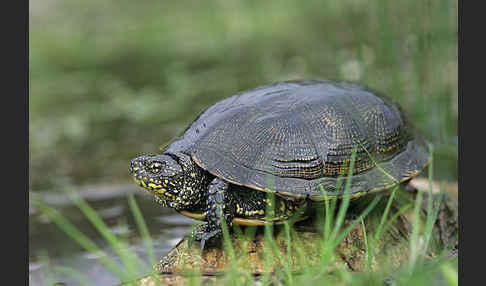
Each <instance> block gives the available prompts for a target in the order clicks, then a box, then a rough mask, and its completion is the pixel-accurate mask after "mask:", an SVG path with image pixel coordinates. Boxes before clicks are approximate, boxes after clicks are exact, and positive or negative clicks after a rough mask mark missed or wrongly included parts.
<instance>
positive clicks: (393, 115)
mask: <svg viewBox="0 0 486 286" xmlns="http://www.w3.org/2000/svg"><path fill="white" fill-rule="evenodd" d="M407 118H408V117H406V116H405V114H404V112H403V110H402V108H401V107H400V106H399V105H398V103H397V102H395V101H394V100H392V99H391V98H390V97H388V96H385V95H383V94H380V93H378V92H376V91H374V90H371V89H369V88H367V87H365V86H363V85H360V84H357V83H351V82H345V81H330V80H322V79H320V80H300V81H284V82H277V83H274V84H270V85H265V86H261V87H258V88H255V89H252V90H249V91H244V92H240V93H238V94H236V95H233V96H231V97H228V98H226V99H223V100H221V101H218V102H216V103H215V104H213V105H212V106H210V107H208V108H207V109H205V110H204V111H203V112H202V113H200V115H199V116H198V117H197V118H196V119H195V120H194V121H193V122H192V123H191V124H190V125H189V126H188V127H187V128H186V129H185V130H184V131H183V132H182V134H181V135H179V136H178V137H177V138H176V139H174V140H173V141H171V143H169V144H168V145H166V146H165V147H162V148H161V152H159V153H155V154H147V155H141V156H138V157H136V158H134V159H133V160H131V162H130V173H131V177H132V178H133V180H134V181H135V182H136V184H138V185H139V186H141V187H143V188H145V189H147V190H148V191H150V192H151V193H152V194H153V195H154V198H155V201H156V202H157V203H159V204H160V205H162V206H165V207H169V208H173V209H175V210H176V211H178V212H179V213H181V214H182V215H185V216H188V217H191V218H194V219H198V220H202V221H203V223H201V224H199V225H198V227H197V228H196V230H195V231H194V232H193V237H194V238H195V239H196V240H197V241H201V242H205V241H208V240H210V239H211V240H212V239H213V238H215V239H216V238H221V237H222V228H223V224H226V226H228V227H230V228H229V229H231V226H232V225H233V224H238V225H265V224H269V223H270V224H278V223H283V222H285V221H286V220H289V219H290V218H291V217H292V216H294V215H295V214H297V213H300V214H302V213H304V212H303V211H302V210H306V209H308V208H310V207H312V206H314V205H315V204H316V203H317V204H318V203H320V202H322V201H324V200H326V199H331V198H336V199H342V198H343V197H344V196H349V197H350V198H351V199H355V198H358V197H360V196H363V195H367V194H370V193H377V192H380V191H386V190H390V189H391V188H393V187H394V186H397V185H398V184H402V183H405V182H408V181H409V180H410V179H411V178H413V177H415V176H417V175H418V174H419V173H420V172H421V171H422V170H423V169H424V168H425V167H426V165H427V164H428V162H429V155H428V142H427V141H426V140H425V139H424V138H423V136H419V135H417V132H416V131H414V130H415V128H414V127H413V126H412V124H411V123H410V121H409V120H408V119H407ZM352 155H354V157H353V156H352ZM353 158H354V159H353ZM352 159H353V163H354V168H353V169H351V170H350V166H351V160H352ZM349 172H352V173H351V174H349ZM348 175H349V176H348ZM342 176H345V177H343V179H341V180H344V181H346V180H347V178H349V180H351V182H350V183H349V184H348V185H349V186H348V188H345V185H346V184H345V183H342V184H337V182H338V180H339V178H340V177H342ZM268 194H272V196H273V197H270V196H269V195H268ZM269 206H271V207H272V208H271V209H272V210H273V212H272V215H269V213H270V212H269V211H268V210H269V209H270V208H269ZM221 218H222V219H221ZM305 218H306V217H305V216H304V215H302V216H301V219H305Z"/></svg>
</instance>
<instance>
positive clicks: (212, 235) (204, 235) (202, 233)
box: [191, 223, 222, 251]
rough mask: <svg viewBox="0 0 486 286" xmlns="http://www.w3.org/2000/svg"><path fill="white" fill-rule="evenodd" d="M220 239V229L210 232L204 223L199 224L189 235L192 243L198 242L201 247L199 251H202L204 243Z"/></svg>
mask: <svg viewBox="0 0 486 286" xmlns="http://www.w3.org/2000/svg"><path fill="white" fill-rule="evenodd" d="M221 237H222V231H221V229H213V230H210V228H209V227H208V225H207V224H206V223H203V224H200V225H198V226H197V228H196V229H195V230H194V231H193V232H192V234H191V240H192V241H194V240H195V241H199V242H200V245H201V251H203V250H204V247H205V246H206V243H209V242H213V241H217V240H218V239H220V238H221Z"/></svg>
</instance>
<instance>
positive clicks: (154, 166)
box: [149, 162, 162, 174]
mask: <svg viewBox="0 0 486 286" xmlns="http://www.w3.org/2000/svg"><path fill="white" fill-rule="evenodd" d="M149 169H150V172H152V173H154V174H157V173H159V172H160V171H161V170H162V163H160V162H153V163H151V164H150V165H149Z"/></svg>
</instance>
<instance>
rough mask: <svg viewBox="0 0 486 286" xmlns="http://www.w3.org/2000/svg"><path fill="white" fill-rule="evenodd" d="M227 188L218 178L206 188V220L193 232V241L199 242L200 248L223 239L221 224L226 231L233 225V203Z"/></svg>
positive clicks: (225, 183) (227, 185) (226, 184)
mask: <svg viewBox="0 0 486 286" xmlns="http://www.w3.org/2000/svg"><path fill="white" fill-rule="evenodd" d="M228 188H229V184H228V183H227V182H225V181H223V180H221V179H220V178H215V179H214V180H213V181H211V183H210V184H209V186H208V197H207V203H206V205H207V214H206V219H205V222H204V223H202V224H200V225H199V226H198V227H197V228H196V230H195V231H194V232H193V237H194V239H195V240H197V241H201V247H202V248H204V245H205V244H206V242H207V241H216V240H220V239H221V238H222V237H223V226H222V224H221V223H225V224H226V226H227V229H228V230H229V229H230V228H231V227H232V225H233V217H234V203H233V196H232V194H231V192H228Z"/></svg>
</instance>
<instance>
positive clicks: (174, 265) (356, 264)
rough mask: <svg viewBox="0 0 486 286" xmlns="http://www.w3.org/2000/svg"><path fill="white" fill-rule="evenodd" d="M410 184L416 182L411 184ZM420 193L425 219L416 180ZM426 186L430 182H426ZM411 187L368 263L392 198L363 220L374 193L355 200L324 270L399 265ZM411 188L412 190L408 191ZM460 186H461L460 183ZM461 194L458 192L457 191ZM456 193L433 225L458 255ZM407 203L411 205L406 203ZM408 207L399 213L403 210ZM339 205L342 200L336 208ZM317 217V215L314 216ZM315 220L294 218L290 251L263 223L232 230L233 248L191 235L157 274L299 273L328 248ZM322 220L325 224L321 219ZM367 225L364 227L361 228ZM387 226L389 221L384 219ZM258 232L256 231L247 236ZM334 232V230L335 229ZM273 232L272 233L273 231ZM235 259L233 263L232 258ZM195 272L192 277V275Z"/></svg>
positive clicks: (164, 277) (176, 278) (206, 277)
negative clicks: (368, 250)
mask: <svg viewBox="0 0 486 286" xmlns="http://www.w3.org/2000/svg"><path fill="white" fill-rule="evenodd" d="M411 186H415V185H413V184H411ZM417 186H419V187H418V189H419V190H420V191H425V192H422V195H423V200H422V210H421V220H422V221H424V218H425V216H426V212H427V211H426V210H427V203H428V194H427V190H426V189H424V188H423V186H424V184H423V182H420V183H419V184H417ZM426 187H427V186H426ZM408 190H409V191H408V192H406V191H399V192H396V194H395V199H394V200H393V203H392V205H391V208H390V213H389V214H388V216H387V218H388V219H389V218H391V217H392V216H394V215H395V217H396V219H395V220H394V221H393V222H392V223H391V224H390V225H389V227H388V228H387V229H386V231H382V235H381V236H380V239H379V240H378V241H377V242H375V243H374V244H375V253H374V255H372V259H370V261H369V264H367V263H366V260H367V253H366V243H365V241H366V240H365V234H366V238H367V241H368V243H370V244H371V243H372V241H373V237H374V236H375V235H376V233H377V231H378V225H379V224H380V219H381V217H382V215H383V211H384V209H385V206H386V202H387V200H388V196H383V197H382V198H381V200H380V203H378V204H377V205H376V207H375V208H374V209H373V210H372V211H371V212H370V213H369V214H368V216H366V217H365V218H364V219H363V224H362V223H361V220H357V218H358V217H359V215H360V213H361V212H362V211H363V209H364V207H365V206H367V205H368V204H369V202H370V200H371V199H372V198H373V196H365V197H363V199H360V200H361V202H357V203H353V204H351V205H350V209H348V212H347V215H346V217H345V219H344V222H343V225H342V227H341V231H342V230H344V229H346V228H347V227H348V226H350V225H352V224H354V225H355V226H354V227H353V229H352V230H351V231H350V232H349V233H348V234H347V235H346V236H345V237H344V239H343V240H342V241H341V242H340V243H339V244H338V245H337V246H336V248H335V253H336V254H337V255H333V256H331V257H332V260H331V261H330V263H329V264H327V265H328V268H327V269H326V271H329V272H331V271H332V270H333V269H336V268H338V267H343V266H344V267H347V268H348V269H349V270H350V271H363V270H364V269H365V267H367V265H368V266H369V267H370V268H371V269H374V268H376V267H378V266H379V265H388V266H390V267H392V268H398V267H400V266H401V265H402V264H403V263H404V262H406V261H408V258H409V252H410V249H409V238H410V234H411V231H412V223H413V220H414V217H413V203H414V201H415V199H416V197H417V195H418V192H417V190H416V189H414V188H411V189H410V188H408ZM410 190H411V191H410ZM456 190H457V188H456ZM456 193H457V191H456ZM439 198H440V195H439V194H438V193H437V192H433V203H434V205H435V204H436V203H439ZM456 198H457V196H456V197H454V196H453V195H452V196H451V195H450V194H446V195H445V196H444V197H442V200H441V201H440V203H441V205H440V208H439V212H438V214H437V220H436V222H435V225H434V229H433V239H434V243H435V245H437V246H438V248H435V249H443V248H446V247H448V248H449V249H451V255H452V256H457V235H458V221H457V217H458V214H457V199H456ZM407 204H408V207H407ZM404 206H405V209H406V211H403V212H402V213H398V212H399V210H400V209H402V210H403V207H404ZM338 208H339V205H338V206H337V207H336V209H338ZM314 217H319V216H314ZM316 225H319V224H316V221H315V220H306V221H303V222H299V223H296V224H295V225H294V227H293V230H292V232H291V236H290V237H291V238H290V242H291V243H290V245H291V247H290V253H289V252H288V250H289V249H288V243H287V242H288V239H287V235H286V231H285V227H284V226H282V225H280V226H275V227H274V231H273V232H272V234H271V235H269V236H268V237H272V238H273V239H271V240H269V239H266V238H265V231H264V228H263V227H258V228H256V227H247V228H242V229H241V230H242V231H240V232H238V231H235V232H234V233H232V234H231V236H230V238H231V239H230V240H231V242H232V248H233V250H232V251H230V250H229V249H227V248H226V249H225V247H224V246H222V245H212V246H211V245H209V246H208V245H207V246H206V247H205V249H204V251H203V252H202V253H201V251H200V247H199V243H198V242H194V243H193V244H192V247H191V245H190V241H189V240H188V239H187V238H184V239H182V240H181V241H180V242H179V243H178V244H177V245H176V246H175V247H174V248H173V249H172V250H171V251H170V252H169V253H168V254H167V255H166V256H164V257H163V258H162V259H161V261H160V263H159V264H157V265H155V266H154V270H156V275H157V277H158V278H159V279H160V280H161V281H162V282H163V284H164V285H184V284H186V283H187V282H188V281H189V279H191V278H190V277H191V273H192V275H194V273H198V274H199V276H198V279H201V280H202V282H216V281H217V280H218V279H220V277H221V274H222V273H224V272H226V271H229V270H231V269H229V268H230V267H237V269H242V268H244V269H247V270H248V272H249V273H251V274H252V275H253V276H254V277H258V276H260V275H262V274H263V273H268V272H271V273H275V272H278V271H279V270H280V269H289V270H290V271H293V272H295V273H299V272H302V271H303V269H304V267H313V266H315V265H319V263H321V252H322V251H323V249H326V245H327V246H328V248H329V246H330V244H329V243H328V244H326V243H323V240H322V239H321V238H322V232H321V231H319V228H318V227H316ZM320 225H322V224H320ZM363 225H364V227H363ZM385 225H386V224H385ZM252 231H253V232H255V233H254V236H253V235H252V236H248V235H245V233H248V232H252ZM331 231H332V229H331ZM269 233H270V232H269ZM436 255H437V253H435V250H434V247H430V251H429V252H428V253H426V257H429V258H432V257H434V256H436ZM230 261H233V263H229V262H230ZM383 262H385V263H383ZM192 277H194V276H192ZM154 283H155V281H154V279H153V277H152V276H146V277H143V278H142V279H140V280H139V285H156V284H154Z"/></svg>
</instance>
